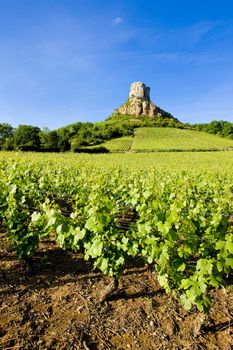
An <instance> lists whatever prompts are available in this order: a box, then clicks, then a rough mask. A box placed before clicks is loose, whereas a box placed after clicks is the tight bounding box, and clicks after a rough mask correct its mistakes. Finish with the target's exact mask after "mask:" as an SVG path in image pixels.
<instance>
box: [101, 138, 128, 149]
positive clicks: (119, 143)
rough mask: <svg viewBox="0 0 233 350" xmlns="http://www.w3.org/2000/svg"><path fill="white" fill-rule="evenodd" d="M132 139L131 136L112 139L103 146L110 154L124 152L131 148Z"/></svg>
mask: <svg viewBox="0 0 233 350" xmlns="http://www.w3.org/2000/svg"><path fill="white" fill-rule="evenodd" d="M132 141H133V138H132V137H131V136H125V137H120V138H116V139H112V140H110V141H107V142H105V143H104V144H103V146H104V147H106V148H107V149H108V150H109V151H111V152H125V151H129V150H130V148H131V144H132Z"/></svg>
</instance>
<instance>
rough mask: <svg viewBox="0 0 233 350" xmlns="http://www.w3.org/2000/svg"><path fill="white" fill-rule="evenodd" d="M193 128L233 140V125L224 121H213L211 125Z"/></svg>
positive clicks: (197, 125) (194, 126)
mask: <svg viewBox="0 0 233 350" xmlns="http://www.w3.org/2000/svg"><path fill="white" fill-rule="evenodd" d="M193 128H195V129H196V130H198V131H204V132H207V133H209V134H215V135H218V136H222V137H226V138H229V139H233V123H230V122H227V121H224V120H213V121H212V122H211V123H209V124H194V125H193Z"/></svg>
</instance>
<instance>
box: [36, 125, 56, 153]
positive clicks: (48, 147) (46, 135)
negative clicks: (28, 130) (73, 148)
mask: <svg viewBox="0 0 233 350" xmlns="http://www.w3.org/2000/svg"><path fill="white" fill-rule="evenodd" d="M39 135H40V147H41V150H42V151H43V152H57V151H59V136H58V133H57V132H56V131H49V130H43V131H40V134H39Z"/></svg>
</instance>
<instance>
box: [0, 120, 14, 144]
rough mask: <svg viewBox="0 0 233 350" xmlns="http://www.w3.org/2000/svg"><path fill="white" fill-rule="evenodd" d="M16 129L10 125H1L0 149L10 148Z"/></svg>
mask: <svg viewBox="0 0 233 350" xmlns="http://www.w3.org/2000/svg"><path fill="white" fill-rule="evenodd" d="M13 132H14V128H13V127H12V126H11V125H10V124H8V123H0V149H2V148H8V146H7V145H8V144H9V141H8V140H9V139H11V138H12V136H13Z"/></svg>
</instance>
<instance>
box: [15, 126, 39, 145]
mask: <svg viewBox="0 0 233 350" xmlns="http://www.w3.org/2000/svg"><path fill="white" fill-rule="evenodd" d="M14 146H15V148H16V149H19V150H22V151H39V150H40V128H38V127H37V126H32V125H19V126H18V128H17V129H16V130H15V132H14Z"/></svg>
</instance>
